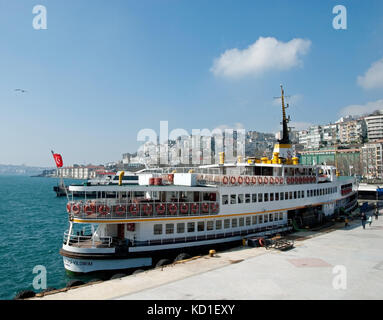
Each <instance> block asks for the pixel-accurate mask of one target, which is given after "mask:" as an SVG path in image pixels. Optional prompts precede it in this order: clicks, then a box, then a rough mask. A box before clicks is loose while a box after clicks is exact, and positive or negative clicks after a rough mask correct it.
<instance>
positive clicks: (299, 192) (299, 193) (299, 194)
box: [297, 191, 301, 199]
mask: <svg viewBox="0 0 383 320" xmlns="http://www.w3.org/2000/svg"><path fill="white" fill-rule="evenodd" d="M297 192H298V199H300V198H301V191H297Z"/></svg>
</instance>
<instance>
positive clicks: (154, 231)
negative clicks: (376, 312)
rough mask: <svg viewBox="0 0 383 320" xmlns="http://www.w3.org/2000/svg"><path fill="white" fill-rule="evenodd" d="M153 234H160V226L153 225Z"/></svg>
mask: <svg viewBox="0 0 383 320" xmlns="http://www.w3.org/2000/svg"><path fill="white" fill-rule="evenodd" d="M153 233H154V234H162V224H155V225H154V226H153Z"/></svg>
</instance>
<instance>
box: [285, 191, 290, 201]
mask: <svg viewBox="0 0 383 320" xmlns="http://www.w3.org/2000/svg"><path fill="white" fill-rule="evenodd" d="M285 200H289V193H288V192H285Z"/></svg>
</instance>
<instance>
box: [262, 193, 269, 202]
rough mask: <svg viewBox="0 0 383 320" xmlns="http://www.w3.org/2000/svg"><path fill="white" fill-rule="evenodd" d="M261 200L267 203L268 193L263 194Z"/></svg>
mask: <svg viewBox="0 0 383 320" xmlns="http://www.w3.org/2000/svg"><path fill="white" fill-rule="evenodd" d="M263 199H264V200H265V202H266V201H269V194H268V193H264V194H263Z"/></svg>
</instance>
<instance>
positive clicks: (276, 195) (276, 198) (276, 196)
mask: <svg viewBox="0 0 383 320" xmlns="http://www.w3.org/2000/svg"><path fill="white" fill-rule="evenodd" d="M275 201H279V192H276V193H275Z"/></svg>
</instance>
